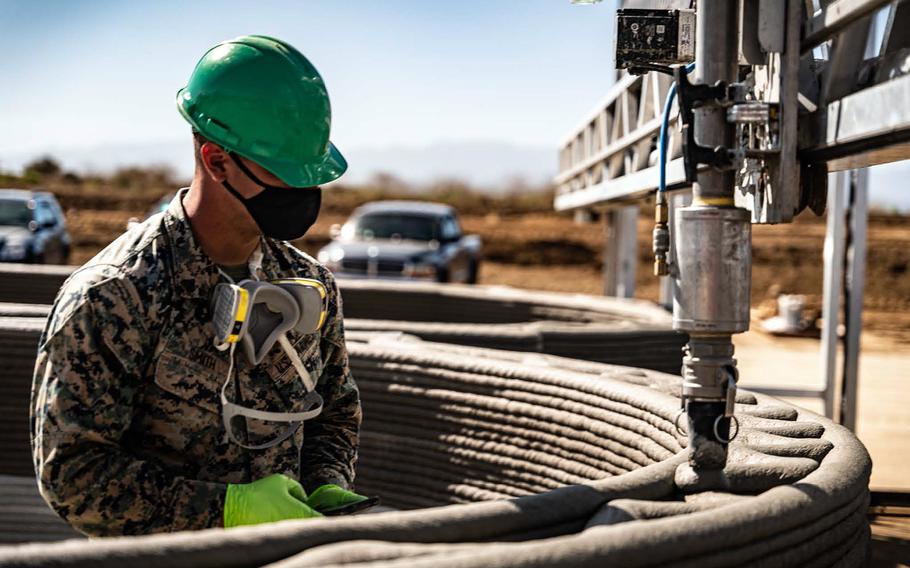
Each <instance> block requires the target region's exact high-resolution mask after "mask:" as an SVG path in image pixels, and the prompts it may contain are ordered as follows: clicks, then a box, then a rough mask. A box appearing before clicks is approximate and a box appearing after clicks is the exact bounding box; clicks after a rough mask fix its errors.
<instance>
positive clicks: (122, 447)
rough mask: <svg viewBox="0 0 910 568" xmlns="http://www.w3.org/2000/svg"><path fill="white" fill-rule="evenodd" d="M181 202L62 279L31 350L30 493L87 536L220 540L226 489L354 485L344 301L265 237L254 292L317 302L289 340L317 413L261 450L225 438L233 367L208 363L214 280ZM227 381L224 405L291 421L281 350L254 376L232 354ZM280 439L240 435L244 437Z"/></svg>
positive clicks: (298, 390) (289, 381) (290, 371)
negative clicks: (267, 290)
mask: <svg viewBox="0 0 910 568" xmlns="http://www.w3.org/2000/svg"><path fill="white" fill-rule="evenodd" d="M184 193H185V191H181V192H179V193H178V194H177V196H176V197H175V198H174V200H173V201H172V202H171V204H170V206H169V208H168V209H167V211H165V212H163V213H160V214H158V215H155V216H153V217H151V218H150V219H148V220H147V221H145V222H144V223H141V224H139V225H137V226H135V227H133V228H132V229H130V230H129V231H127V232H126V233H125V234H123V235H122V236H120V238H118V239H117V240H116V241H114V242H113V243H111V244H110V245H109V246H108V247H107V248H105V249H104V250H103V251H102V252H101V253H99V254H98V255H97V256H96V257H95V258H94V259H92V260H91V261H89V262H88V263H87V264H86V265H85V266H83V267H82V268H81V269H79V270H78V271H76V272H75V273H74V274H73V275H72V276H71V277H70V278H69V279H68V280H67V282H66V283H65V284H64V285H63V287H62V288H61V290H60V292H59V294H58V296H57V299H56V302H55V304H54V307H53V310H52V312H51V315H50V317H49V319H48V323H47V326H46V328H45V331H44V334H43V336H42V338H41V342H40V346H39V353H38V359H37V363H36V366H35V378H34V385H33V388H32V418H31V419H32V424H31V428H32V449H33V456H34V463H35V470H36V473H37V477H38V484H39V488H40V490H41V493H42V495H43V496H44V498H45V499H46V500H47V502H48V503H49V504H50V505H51V506H52V507H53V508H54V509H55V510H56V511H57V513H58V514H60V516H62V517H63V518H64V519H66V520H67V521H68V522H69V523H70V524H72V525H73V526H74V527H76V528H77V529H79V530H80V531H82V532H84V533H86V534H89V535H96V536H105V535H120V534H140V533H152V532H165V531H179V530H189V529H202V528H207V527H217V526H221V525H222V522H223V518H222V515H223V506H224V495H225V490H226V484H227V483H248V482H250V481H254V480H256V479H259V478H262V477H265V476H267V475H270V474H273V473H282V474H285V475H287V476H289V477H291V478H294V479H298V480H300V481H301V483H302V484H303V485H304V487H305V488H306V489H307V490H312V489H313V488H315V487H317V486H319V485H321V484H323V483H337V484H339V485H341V486H343V487H350V486H351V483H352V482H353V479H354V464H355V461H356V456H357V446H358V436H359V427H360V421H361V410H360V396H359V393H358V391H357V387H356V385H355V383H354V380H353V378H352V377H351V373H350V370H349V368H348V358H347V351H346V349H345V343H344V328H343V324H342V313H341V298H340V296H339V294H338V288H337V286H336V284H335V281H334V278H333V277H332V274H331V273H330V272H329V271H328V270H327V269H326V268H325V267H323V266H322V265H320V264H318V263H317V262H316V261H315V260H313V259H312V258H311V257H309V256H308V255H306V254H304V253H302V252H300V251H298V250H297V249H295V248H293V247H292V246H290V245H288V244H286V243H283V242H277V241H272V240H270V239H263V245H262V246H263V249H264V250H263V253H264V258H263V262H262V273H263V274H262V278H263V279H272V278H279V277H289V276H299V277H308V278H315V279H318V280H320V281H322V282H323V283H325V285H326V288H327V290H328V314H327V317H326V322H325V324H324V326H323V328H322V330H321V332H317V333H314V334H310V335H303V336H301V335H299V334H296V333H295V332H291V333H290V334H289V339H290V341H291V343H292V344H293V345H294V346H295V348H296V349H297V351H298V353H299V354H300V356H301V358H302V359H303V361H304V364H305V365H306V367H307V369H308V370H311V371H312V372H313V373H314V376H318V383H317V391H319V393H320V394H321V395H322V397H323V399H324V401H325V406H324V408H323V411H322V414H321V415H320V416H318V417H317V418H315V419H312V420H310V421H307V422H306V423H305V424H304V425H303V426H302V427H301V428H300V429H299V430H298V431H297V433H296V435H294V436H292V437H291V438H289V439H287V440H285V441H284V442H282V443H280V444H278V445H277V446H274V447H272V448H269V449H266V450H245V449H243V448H241V447H239V446H237V445H234V444H231V443H230V442H228V441H227V440H226V439H225V431H224V426H223V424H222V419H221V404H220V398H219V395H220V389H221V385H222V383H223V382H224V379H225V376H226V373H227V371H228V364H229V354H228V352H227V351H218V350H217V349H215V347H214V345H213V330H212V326H211V324H210V323H209V321H210V319H211V314H210V300H211V295H212V291H213V288H214V286H215V284H217V283H218V282H219V280H221V279H223V278H224V277H223V276H221V275H220V274H219V272H218V270H217V267H216V266H215V265H214V264H213V263H212V261H211V260H210V259H209V258H208V257H207V256H206V255H205V253H204V252H203V251H202V249H201V248H200V247H199V245H198V244H197V243H196V241H195V239H194V237H193V234H192V231H191V229H190V226H189V222H188V221H187V218H186V215H185V213H184V210H183V205H182V201H181V200H182V197H183V195H184ZM234 368H235V373H236V376H235V378H234V379H233V380H232V381H231V384H230V387H229V388H228V392H227V395H228V399H229V400H232V401H235V402H239V401H242V403H243V404H244V405H245V406H249V407H253V408H259V409H261V410H268V411H277V412H286V411H299V410H301V407H302V405H303V404H302V401H303V395H304V394H305V387H304V386H303V382H302V381H301V380H300V378H299V377H298V376H297V374H296V373H295V371H294V367H293V366H292V365H291V362H290V360H289V359H288V357H287V355H286V354H285V353H284V352H283V351H282V350H281V349H280V347H279V346H277V345H276V347H275V348H274V349H273V350H272V351H271V352H270V353H269V354H268V355H267V356H266V358H265V359H263V361H262V362H261V363H260V364H259V365H257V366H255V367H254V366H252V365H250V363H249V361H247V359H246V357H244V356H242V354H241V352H240V351H239V350H238V351H237V354H236V355H235V367H234ZM238 388H239V392H238V390H237V389H238ZM283 427H284V425H283V424H278V425H264V424H259V425H254V424H251V425H250V426H249V430H248V433H249V435H251V436H252V435H255V434H260V435H262V436H268V435H269V429H270V428H272V429H278V430H282V429H283ZM257 429H262V430H263V431H262V432H258V431H256V430H257Z"/></svg>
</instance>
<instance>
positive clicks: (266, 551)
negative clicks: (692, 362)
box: [0, 333, 871, 568]
mask: <svg viewBox="0 0 910 568" xmlns="http://www.w3.org/2000/svg"><path fill="white" fill-rule="evenodd" d="M349 349H350V355H351V363H352V366H353V369H354V372H355V374H356V375H357V377H358V382H359V384H360V387H361V389H362V394H363V401H364V402H363V404H364V412H365V421H364V429H363V447H362V455H363V458H362V465H361V467H360V470H359V471H360V473H359V475H360V477H359V479H358V488H359V490H360V491H362V492H365V493H378V494H379V495H381V496H382V497H383V499H384V500H385V503H386V504H387V505H392V506H394V507H397V508H399V509H413V510H399V511H391V512H385V513H377V514H363V515H356V516H353V517H347V518H335V519H324V520H308V521H286V522H283V523H277V524H272V525H266V526H258V527H249V528H241V529H231V530H228V531H224V530H220V529H215V530H208V531H201V532H196V533H178V534H172V535H155V536H148V537H131V538H118V539H102V540H97V541H91V542H85V541H66V542H63V543H56V544H42V545H24V546H21V547H10V548H0V565H8V566H130V567H131V568H139V567H142V566H152V565H156V566H157V565H168V566H265V565H269V566H280V567H284V568H288V567H306V566H314V567H316V566H318V567H320V568H326V567H328V566H342V565H357V566H377V567H378V566H385V567H392V566H415V567H424V566H426V567H432V568H443V567H447V566H452V567H454V566H458V567H474V566H477V567H480V566H514V567H519V566H520V567H529V566H563V567H578V566H608V565H616V566H698V567H699V568H701V567H703V566H759V565H761V566H834V565H837V566H860V565H862V564H863V563H864V561H865V558H866V555H867V550H868V540H869V529H868V524H867V521H866V507H867V503H868V488H867V486H868V477H869V472H870V469H871V463H870V460H869V456H868V454H867V453H866V451H865V449H864V448H863V446H862V445H861V444H860V443H859V441H858V440H857V439H856V438H855V437H854V436H853V435H852V434H851V433H850V432H848V431H847V430H845V429H844V428H842V427H840V426H837V425H836V424H834V423H832V422H830V421H828V420H826V419H824V418H822V417H820V416H817V415H815V414H811V413H808V412H805V411H803V410H800V409H797V408H794V407H792V406H789V405H787V404H785V403H783V402H780V401H778V400H775V399H772V398H770V397H765V396H760V395H753V394H750V393H740V395H739V397H738V400H737V405H736V415H737V418H738V421H739V424H740V433H739V435H738V437H737V438H736V440H735V441H734V442H733V444H732V445H731V451H730V463H729V466H728V467H727V469H726V470H725V471H724V472H723V474H722V475H709V476H705V475H698V474H697V473H696V472H693V471H692V470H691V469H690V468H689V467H688V465H687V456H686V451H685V448H684V444H685V435H684V434H685V433H684V432H678V431H677V429H676V426H675V421H676V418H677V414H678V408H679V401H678V398H677V397H676V392H677V391H678V389H679V382H678V381H679V379H678V378H677V377H673V376H670V375H665V374H662V373H657V372H653V371H645V370H640V369H630V368H624V367H617V366H611V365H604V364H598V363H591V362H584V361H577V360H568V359H561V358H557V357H552V356H546V355H536V354H526V353H515V352H502V351H494V350H485V349H477V348H469V347H463V346H452V345H444V344H433V343H425V342H422V341H420V340H418V339H416V338H411V337H407V336H404V335H402V334H393V335H388V334H367V333H360V334H355V335H354V336H353V337H352V338H351V339H350V342H349ZM680 422H681V423H683V422H684V421H680ZM446 503H454V504H451V505H445V504H446Z"/></svg>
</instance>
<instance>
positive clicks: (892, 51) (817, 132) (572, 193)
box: [554, 0, 910, 427]
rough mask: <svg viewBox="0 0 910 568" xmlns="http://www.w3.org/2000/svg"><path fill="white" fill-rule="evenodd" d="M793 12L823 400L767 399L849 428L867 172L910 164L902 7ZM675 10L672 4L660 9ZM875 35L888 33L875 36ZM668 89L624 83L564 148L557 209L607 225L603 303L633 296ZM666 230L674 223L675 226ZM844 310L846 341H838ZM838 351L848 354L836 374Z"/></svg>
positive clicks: (862, 0) (675, 163) (908, 0)
mask: <svg viewBox="0 0 910 568" xmlns="http://www.w3.org/2000/svg"><path fill="white" fill-rule="evenodd" d="M730 1H740V2H745V3H749V2H758V1H760V0H730ZM784 1H786V0H784ZM789 1H790V2H798V3H800V4H802V6H805V8H806V11H805V13H806V14H807V16H806V17H805V19H804V20H803V22H802V30H801V33H800V53H801V54H802V55H801V56H802V59H803V63H804V65H803V66H802V68H801V72H800V85H799V101H800V103H801V105H802V107H803V108H802V109H801V113H800V117H799V131H798V132H799V136H798V154H797V155H798V158H799V160H800V162H801V163H802V164H803V166H806V165H809V166H811V167H812V168H813V170H814V172H816V173H814V174H807V172H806V170H805V169H804V171H803V174H802V175H803V176H807V175H814V176H815V177H816V179H819V178H820V179H821V180H822V185H824V180H825V176H827V187H828V190H827V191H828V197H827V234H826V245H825V253H824V258H825V269H824V270H825V278H824V282H825V288H824V292H823V297H824V305H823V320H824V329H823V333H822V335H823V337H822V372H823V380H824V388H823V389H822V390H819V391H812V390H805V389H803V390H799V389H766V390H767V391H768V392H770V393H772V394H775V395H779V396H780V395H783V396H788V395H790V396H817V397H819V398H821V399H822V400H824V403H825V412H826V414H827V415H828V416H830V417H833V418H835V419H838V420H840V421H841V422H842V423H844V424H846V425H848V426H850V427H853V426H854V425H855V420H856V390H857V368H858V356H859V348H860V329H861V314H862V291H863V275H864V265H865V246H866V245H865V242H866V223H867V200H868V187H867V186H868V172H867V171H866V170H865V169H864V168H867V167H869V166H872V165H876V164H882V163H888V162H894V161H899V160H905V159H910V73H908V68H910V0H789ZM626 4H627V5H638V6H641V5H643V4H644V5H656V4H657V2H641V1H627V2H626ZM664 4H666V6H664ZM686 4H688V3H687V2H686ZM673 6H674V4H673V3H672V2H670V3H667V2H663V3H662V5H661V7H673ZM880 10H887V20H884V19H881V18H875V17H874V16H875V15H876V12H877V11H880ZM881 24H884V26H883V27H882V28H881V29H877V28H876V25H879V26H881ZM878 35H881V36H882V41H881V43H880V45H873V43H872V39H874V38H875V37H877V36H878ZM870 46H871V47H872V49H871V50H870ZM825 56H826V57H825ZM803 71H806V73H804V72H803ZM803 75H807V76H806V77H804V76H803ZM670 81H671V80H670V78H668V77H665V76H663V75H660V74H657V73H650V74H647V75H644V76H631V75H624V76H621V77H620V78H619V79H618V80H617V82H616V84H615V85H614V87H613V88H612V89H611V91H610V92H609V93H608V95H607V96H606V97H605V99H604V100H603V101H602V102H601V103H600V104H599V105H598V106H597V107H596V108H595V109H594V110H593V111H592V112H590V113H589V114H588V115H587V117H586V119H585V120H584V121H583V122H582V123H581V124H580V125H579V126H578V127H577V128H576V129H575V130H573V131H572V133H571V134H570V135H569V136H568V137H567V138H566V139H564V141H563V143H562V145H561V147H560V151H559V173H558V174H557V176H556V177H555V179H554V182H555V185H556V197H555V201H554V207H555V208H556V209H557V210H559V211H569V210H575V211H601V212H603V213H604V215H603V217H604V219H605V220H606V231H605V233H606V235H607V239H608V240H607V243H606V246H605V258H604V265H605V269H604V291H605V293H607V294H609V295H620V296H631V295H633V294H634V271H635V258H634V256H635V254H634V251H635V243H636V241H637V231H636V228H635V227H636V223H635V222H633V220H632V214H633V212H635V213H636V214H637V210H638V205H639V203H640V200H642V199H645V198H649V197H651V196H652V195H653V194H654V192H655V190H656V187H657V179H658V168H657V163H656V162H657V150H656V148H657V136H658V131H659V128H660V113H661V110H662V106H663V101H664V99H665V98H666V95H667V91H668V90H669V86H670ZM676 113H677V109H676V108H674V109H673V111H672V115H671V131H670V132H671V134H670V143H669V148H668V164H667V187H668V189H669V190H672V191H676V192H677V194H676V195H677V196H676V197H674V194H671V200H670V203H671V206H673V205H674V204H676V205H679V204H681V202H682V200H684V199H685V190H686V189H687V188H688V185H687V182H686V180H685V173H684V169H683V160H682V158H681V143H680V142H681V141H680V139H679V138H680V137H679V136H678V135H677V129H676V128H675V127H673V125H675V121H676V116H675V115H676ZM825 172H827V174H825ZM815 183H816V185H818V182H817V181H816V182H815ZM816 191H818V189H817V188H816ZM821 195H822V196H824V189H823V188H822V190H821ZM816 198H818V195H816ZM670 219H671V222H672V219H673V215H672V214H671V215H670ZM672 229H673V228H672V227H671V230H672ZM630 251H631V253H630ZM671 254H672V251H671ZM630 271H631V275H630ZM662 280H663V282H662V283H661V303H662V304H664V305H669V304H670V303H671V301H672V284H671V282H670V279H669V278H667V277H663V278H662ZM842 306H843V312H844V320H843V325H844V327H845V329H846V333H845V335H844V337H843V340H842V341H841V338H840V336H839V334H838V325H839V323H840V318H839V315H840V312H841V309H842ZM839 344H842V345H843V351H844V356H843V357H842V358H841V359H840V364H839V363H838V358H837V355H836V354H837V348H838V345H839ZM756 390H762V389H756Z"/></svg>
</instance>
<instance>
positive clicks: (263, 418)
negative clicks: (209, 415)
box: [212, 278, 327, 450]
mask: <svg viewBox="0 0 910 568" xmlns="http://www.w3.org/2000/svg"><path fill="white" fill-rule="evenodd" d="M326 308H327V305H326V289H325V286H324V285H323V284H322V283H321V282H319V281H318V280H312V279H309V278H286V279H280V280H273V281H270V282H262V281H257V280H242V281H240V282H239V283H237V284H227V283H221V284H218V285H216V286H215V294H214V296H213V298H212V311H213V317H212V325H213V326H214V328H215V346H216V348H218V349H220V350H225V349H227V350H230V364H229V366H228V372H227V376H226V377H225V380H224V384H223V385H222V386H221V405H222V419H223V421H224V428H225V435H226V437H227V438H228V439H230V441H231V442H233V443H235V444H237V445H239V446H242V447H244V448H247V449H251V450H261V449H266V448H270V447H272V446H275V445H277V444H280V443H281V442H283V441H284V440H286V439H287V438H289V437H291V436H293V435H294V433H295V432H296V431H297V429H298V428H300V425H301V424H302V423H303V422H304V421H305V420H310V419H312V418H315V417H316V416H319V414H320V413H321V412H322V405H323V400H322V397H321V396H320V395H319V393H317V392H316V380H317V379H318V376H317V377H313V376H312V375H311V374H310V372H309V371H307V369H306V367H305V365H304V364H303V361H302V360H301V359H300V356H299V355H298V353H297V351H296V350H295V349H294V347H293V346H292V345H291V343H290V341H289V340H288V338H287V333H288V332H289V331H291V330H294V331H296V332H297V333H300V334H302V335H305V334H310V333H315V332H316V331H319V330H320V329H321V328H322V325H323V324H324V323H325V318H326ZM276 343H278V344H279V345H280V346H281V348H282V349H283V350H284V352H285V353H286V354H287V356H288V358H289V359H290V360H291V364H292V365H293V367H294V370H295V371H296V372H297V374H298V375H299V376H300V379H301V380H302V381H303V384H304V387H305V388H306V394H305V396H304V399H303V401H304V403H303V409H302V410H300V411H298V412H271V411H265V410H257V409H255V408H248V407H246V406H242V405H240V404H237V403H234V402H231V401H229V400H228V398H227V387H228V384H229V383H230V381H231V377H232V376H233V371H234V355H235V350H236V349H237V346H238V344H239V345H240V347H241V350H242V352H243V353H244V355H246V357H247V360H249V362H250V364H251V365H258V364H259V363H260V362H261V361H262V360H263V358H264V357H265V356H266V355H267V354H268V353H269V351H271V350H272V348H273V347H274V346H275V344H276ZM249 421H257V422H256V424H263V423H284V424H287V426H286V427H285V429H284V430H283V432H282V433H281V434H279V435H278V437H277V438H274V437H272V438H270V439H269V440H268V441H266V442H263V443H244V442H241V441H240V439H239V438H238V434H239V435H243V434H241V432H244V433H248V432H249V428H248V427H247V425H248V422H249ZM270 430H272V428H270Z"/></svg>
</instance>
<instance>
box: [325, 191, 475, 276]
mask: <svg viewBox="0 0 910 568" xmlns="http://www.w3.org/2000/svg"><path fill="white" fill-rule="evenodd" d="M332 238H333V240H332V242H331V243H329V244H328V245H326V246H325V247H323V249H322V250H320V251H319V261H320V262H322V263H323V264H325V265H326V266H327V267H328V268H329V269H330V270H331V271H332V272H334V273H335V274H338V275H340V276H345V277H355V278H358V277H359V278H408V279H419V280H432V281H436V282H464V283H468V284H474V283H476V282H477V274H478V270H479V268H480V249H481V242H480V237H479V236H477V235H463V234H462V233H461V226H460V225H459V223H458V214H457V213H456V212H455V210H454V209H453V208H452V207H450V206H448V205H443V204H440V203H427V202H422V201H377V202H374V203H368V204H366V205H363V206H361V207H358V208H357V209H356V210H355V211H354V212H353V213H352V214H351V217H350V218H349V219H348V220H347V222H346V223H345V224H344V225H343V226H338V225H335V226H333V227H332Z"/></svg>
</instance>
